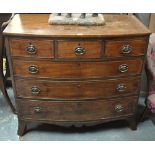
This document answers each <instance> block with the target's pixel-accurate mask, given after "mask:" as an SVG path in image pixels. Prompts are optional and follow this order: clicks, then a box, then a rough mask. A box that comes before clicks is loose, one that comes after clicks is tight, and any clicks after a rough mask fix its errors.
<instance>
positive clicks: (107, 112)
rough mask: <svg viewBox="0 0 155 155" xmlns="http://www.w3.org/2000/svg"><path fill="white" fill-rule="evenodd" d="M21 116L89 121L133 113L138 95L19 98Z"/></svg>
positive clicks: (50, 119) (37, 118) (52, 119)
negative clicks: (89, 98)
mask: <svg viewBox="0 0 155 155" xmlns="http://www.w3.org/2000/svg"><path fill="white" fill-rule="evenodd" d="M17 103H18V111H19V116H20V118H23V119H32V120H43V121H44V120H47V121H48V120H49V121H89V120H98V119H108V118H117V117H120V116H128V115H133V113H134V112H135V109H136V106H137V97H134V96H132V97H128V98H121V99H115V100H95V101H87V102H86V101H78V102H77V101H70V102H65V101H35V100H33V101H32V100H17Z"/></svg>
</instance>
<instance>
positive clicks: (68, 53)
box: [58, 41, 103, 59]
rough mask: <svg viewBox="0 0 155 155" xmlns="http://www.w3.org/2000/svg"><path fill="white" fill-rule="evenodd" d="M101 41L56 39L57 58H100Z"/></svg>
mask: <svg viewBox="0 0 155 155" xmlns="http://www.w3.org/2000/svg"><path fill="white" fill-rule="evenodd" d="M102 46H103V43H102V41H58V58H75V59H81V58H100V56H101V52H102V49H103V48H102Z"/></svg>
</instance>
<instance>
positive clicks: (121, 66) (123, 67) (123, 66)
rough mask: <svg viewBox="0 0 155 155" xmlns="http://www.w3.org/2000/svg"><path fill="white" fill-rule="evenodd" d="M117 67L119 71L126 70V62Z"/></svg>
mask: <svg viewBox="0 0 155 155" xmlns="http://www.w3.org/2000/svg"><path fill="white" fill-rule="evenodd" d="M118 69H119V71H120V72H121V73H124V72H127V71H128V65H127V64H122V65H120V66H119V68H118Z"/></svg>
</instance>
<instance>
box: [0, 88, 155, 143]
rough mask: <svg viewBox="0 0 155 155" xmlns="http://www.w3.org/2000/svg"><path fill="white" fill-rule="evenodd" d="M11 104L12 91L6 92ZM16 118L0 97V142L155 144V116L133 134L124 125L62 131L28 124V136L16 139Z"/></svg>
mask: <svg viewBox="0 0 155 155" xmlns="http://www.w3.org/2000/svg"><path fill="white" fill-rule="evenodd" d="M8 92H9V95H10V97H11V98H12V100H14V98H13V92H12V89H9V90H8ZM143 102H144V98H143V97H141V98H140V100H139V112H138V114H140V113H141V111H142V110H143V108H144V106H143ZM17 125H18V122H17V116H16V115H14V114H12V113H11V111H10V108H9V107H8V105H7V104H6V103H5V100H4V99H3V97H2V94H1V93H0V141H120V140H124V141H131V140H132V141H139V140H141V141H153V140H155V116H151V118H150V119H146V120H145V121H144V122H141V123H139V124H138V128H137V130H136V131H132V130H131V129H130V128H129V127H128V124H127V123H126V121H115V122H110V123H104V124H102V125H98V126H94V127H89V128H88V127H87V128H86V127H85V128H84V127H83V128H74V127H71V128H65V127H59V126H54V125H47V124H44V125H43V124H40V125H34V124H30V125H29V126H28V132H27V133H26V134H25V135H24V136H23V137H19V136H18V135H17V134H16V133H17Z"/></svg>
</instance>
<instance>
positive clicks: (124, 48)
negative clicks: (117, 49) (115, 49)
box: [121, 44, 132, 54]
mask: <svg viewBox="0 0 155 155" xmlns="http://www.w3.org/2000/svg"><path fill="white" fill-rule="evenodd" d="M121 51H122V53H123V54H129V53H130V52H131V51H132V47H131V46H130V45H128V44H127V45H123V46H122V47H121Z"/></svg>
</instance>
